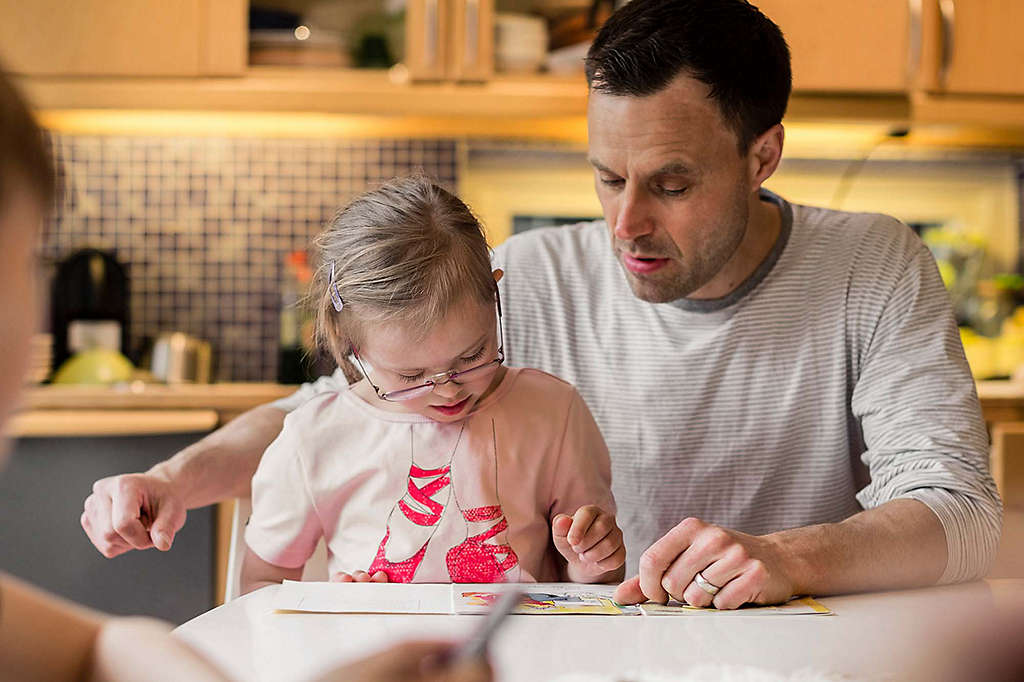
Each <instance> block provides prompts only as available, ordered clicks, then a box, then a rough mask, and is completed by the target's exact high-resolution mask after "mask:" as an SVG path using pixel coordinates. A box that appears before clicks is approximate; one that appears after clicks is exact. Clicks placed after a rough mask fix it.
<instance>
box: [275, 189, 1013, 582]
mask: <svg viewBox="0 0 1024 682" xmlns="http://www.w3.org/2000/svg"><path fill="white" fill-rule="evenodd" d="M765 199H766V200H771V201H776V202H778V203H779V205H780V207H781V210H782V215H783V221H782V222H783V226H782V232H781V235H780V238H779V240H778V242H777V243H776V245H775V248H774V249H773V250H772V252H771V254H769V256H768V257H767V258H766V260H765V262H764V263H762V264H761V266H760V267H759V268H758V269H757V270H756V271H755V272H754V273H753V274H752V275H751V276H750V277H749V278H748V280H747V281H746V282H744V283H743V284H741V285H740V287H738V288H737V290H736V291H734V292H733V293H732V294H730V295H729V296H728V297H726V298H723V299H719V300H714V301H691V300H680V301H676V302H673V303H661V304H656V303H647V302H644V301H641V300H639V299H637V298H636V297H634V296H633V294H632V292H631V290H630V289H629V286H628V284H627V283H626V280H625V277H624V275H623V273H622V272H621V270H620V266H619V264H618V263H617V262H616V261H615V259H614V257H613V255H612V251H611V247H610V243H609V236H608V232H607V228H606V226H605V224H604V222H602V221H598V222H595V223H590V224H584V225H579V226H573V227H562V228H551V229H544V230H534V231H531V232H530V233H528V234H525V235H520V236H515V237H512V238H511V239H509V240H508V241H507V242H506V243H505V244H502V245H501V246H499V247H498V248H497V249H496V252H495V262H496V265H498V266H500V267H502V268H504V269H505V271H506V274H505V278H504V279H503V280H502V282H501V289H502V290H501V296H502V306H503V312H504V332H505V348H506V354H507V356H508V358H509V363H510V364H512V365H516V366H524V367H536V368H539V369H543V370H545V371H548V372H551V373H553V374H556V375H558V376H560V377H562V378H564V379H566V380H568V381H570V382H572V383H573V384H575V385H576V386H577V388H578V389H579V391H580V393H581V394H582V395H583V397H584V399H585V400H586V401H587V404H588V405H589V406H590V409H591V411H592V412H593V414H594V417H595V418H596V420H597V423H598V425H599V426H600V427H601V431H602V433H603V434H604V436H605V439H606V440H607V441H608V446H609V450H610V452H611V457H612V475H613V479H612V489H613V492H614V493H615V498H616V501H617V503H618V507H619V516H618V521H619V525H620V526H621V527H622V529H623V532H624V534H625V537H626V548H627V573H628V574H633V573H635V572H636V570H637V562H638V561H639V558H640V555H641V553H642V552H643V550H644V549H646V548H647V547H648V546H650V544H651V543H653V542H654V541H655V540H657V539H658V538H660V537H661V536H662V535H663V534H664V533H665V532H666V531H668V530H669V529H670V528H672V527H673V526H674V525H676V524H677V523H678V522H679V521H681V520H682V519H683V518H685V517H687V516H696V517H699V518H701V519H703V520H705V521H708V522H712V523H717V524H720V525H722V526H725V527H728V528H733V529H736V530H740V531H743V532H747V533H753V534H762V533H768V532H772V531H776V530H782V529H786V528H793V527H797V526H805V525H809V524H815V523H828V522H835V521H840V520H842V519H844V518H846V517H848V516H850V515H851V514H854V513H856V512H858V511H860V510H862V509H865V508H871V507H875V506H878V505H880V504H882V503H884V502H887V501H889V500H893V499H896V498H913V499H917V500H920V501H921V502H923V503H924V504H926V505H928V507H929V508H931V509H932V510H933V511H934V512H935V514H936V515H937V516H938V518H939V520H940V521H941V523H942V526H943V528H944V529H945V532H946V540H947V546H948V552H949V559H948V563H947V566H946V570H945V573H944V575H943V577H942V580H943V581H944V582H952V581H958V580H966V579H970V578H974V577H979V576H982V575H984V574H985V572H986V571H987V569H988V566H989V564H990V563H991V560H992V558H993V557H994V555H995V550H996V546H997V543H998V540H999V532H1000V531H999V529H1000V522H1001V506H1000V501H999V496H998V493H997V492H996V488H995V484H994V483H993V481H992V477H991V475H990V474H989V471H988V453H987V450H988V438H987V434H986V432H985V425H984V422H983V421H982V418H981V411H980V408H979V404H978V399H977V395H976V393H975V388H974V382H973V380H972V379H971V375H970V372H969V370H968V367H967V363H966V361H965V359H964V355H963V350H962V348H961V346H960V340H959V336H958V334H957V330H956V326H955V323H954V320H953V317H952V313H951V309H950V305H949V299H948V296H947V294H946V292H945V290H944V288H943V286H942V282H941V280H940V278H939V275H938V272H937V270H936V267H935V263H934V261H933V259H932V257H931V255H930V253H929V252H928V250H927V249H926V248H925V247H924V246H923V244H922V243H921V241H920V240H919V239H918V238H917V237H916V235H914V234H913V232H911V231H910V230H909V229H908V228H907V227H906V226H904V225H903V224H901V223H899V222H898V221H896V220H894V219H892V218H889V217H886V216H882V215H876V214H855V213H840V212H835V211H828V210H825V209H819V208H812V207H807V206H798V205H791V204H789V203H786V202H783V201H782V200H781V199H778V198H777V197H775V196H774V195H769V194H766V195H765ZM336 381H342V382H343V381H344V378H343V377H342V376H341V374H340V372H337V373H335V377H333V378H325V379H322V380H321V381H319V382H317V384H313V385H307V386H305V387H304V388H303V389H302V390H301V391H299V392H298V393H297V394H295V396H293V397H291V398H289V399H285V400H284V401H279V402H278V403H277V404H278V406H280V407H282V408H283V409H291V408H293V407H295V406H296V405H297V404H300V403H301V402H302V401H304V399H305V398H307V397H308V396H310V395H311V394H312V393H314V392H316V391H318V390H325V389H330V388H333V384H334V382H336Z"/></svg>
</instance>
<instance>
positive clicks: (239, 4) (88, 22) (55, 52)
mask: <svg viewBox="0 0 1024 682" xmlns="http://www.w3.org/2000/svg"><path fill="white" fill-rule="evenodd" d="M247 7H248V3H247V2H246V1H245V0H176V1H173V2H166V1H161V0H73V1H71V2H69V1H68V0H33V2H24V1H23V0H0V10H2V14H3V21H0V59H2V60H3V62H4V65H5V68H6V69H7V70H8V71H10V72H12V73H15V74H19V75H26V76H38V77H47V76H193V77H195V76H221V75H241V74H242V73H243V71H244V70H245V66H246V39H247V35H246V30H245V27H246V19H245V16H246V10H247Z"/></svg>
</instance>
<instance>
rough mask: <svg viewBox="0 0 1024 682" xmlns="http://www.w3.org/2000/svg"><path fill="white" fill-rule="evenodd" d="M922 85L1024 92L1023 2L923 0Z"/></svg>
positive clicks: (967, 90) (938, 89) (950, 90)
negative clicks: (1021, 28)
mask: <svg viewBox="0 0 1024 682" xmlns="http://www.w3.org/2000/svg"><path fill="white" fill-rule="evenodd" d="M923 2H924V7H923V10H924V11H923V18H924V35H925V43H924V69H923V72H922V80H923V86H924V87H925V89H927V90H929V91H931V92H944V93H950V94H979V95H1024V39H1022V38H1021V35H1020V27H1021V26H1022V25H1024V2H1021V1H1020V0H923Z"/></svg>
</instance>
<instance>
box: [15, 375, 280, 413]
mask: <svg viewBox="0 0 1024 682" xmlns="http://www.w3.org/2000/svg"><path fill="white" fill-rule="evenodd" d="M297 388H298V386H286V385H282V384H271V383H222V384H176V385H167V384H155V383H153V384H150V383H143V382H132V383H126V384H116V385H114V386H70V385H60V386H58V385H45V386H34V387H32V388H29V389H28V390H26V391H25V398H24V400H23V403H22V409H24V410H72V409H90V410H97V409H99V410H105V409H110V410H125V409H128V410H144V409H208V410H218V411H219V410H225V411H232V412H237V411H244V410H248V409H250V408H253V407H255V406H257V405H262V404H263V403H268V402H271V401H273V400H277V399H278V398H283V397H284V396H286V395H291V394H292V393H294V392H295V390H296V389H297Z"/></svg>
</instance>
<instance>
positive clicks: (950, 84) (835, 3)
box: [755, 0, 1024, 95]
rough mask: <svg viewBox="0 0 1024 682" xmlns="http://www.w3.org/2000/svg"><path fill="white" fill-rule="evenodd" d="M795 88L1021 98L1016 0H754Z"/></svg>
mask: <svg viewBox="0 0 1024 682" xmlns="http://www.w3.org/2000/svg"><path fill="white" fill-rule="evenodd" d="M755 4H756V5H757V6H758V7H759V8H760V9H761V10H762V11H763V12H764V13H765V14H766V15H768V16H769V17H771V19H772V20H773V21H774V22H775V23H776V24H778V25H779V27H780V28H781V29H782V31H783V33H784V34H785V36H786V40H787V42H788V43H789V46H790V50H791V52H792V57H793V85H794V89H795V90H797V91H820V92H871V93H891V92H907V91H909V90H912V89H915V88H921V89H924V90H926V91H929V92H941V93H957V94H974V95H1024V41H1022V40H1021V39H1020V36H1019V29H1018V27H1019V26H1021V25H1022V24H1024V3H1021V2H1020V1H1019V0H906V1H899V0H831V1H830V2H821V0H758V1H757V2H756V3H755Z"/></svg>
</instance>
